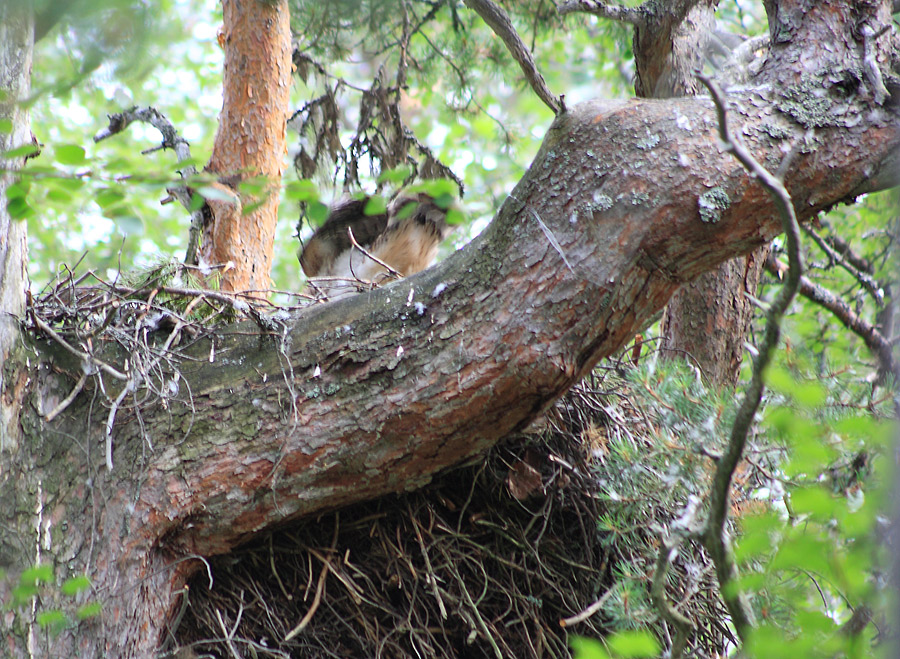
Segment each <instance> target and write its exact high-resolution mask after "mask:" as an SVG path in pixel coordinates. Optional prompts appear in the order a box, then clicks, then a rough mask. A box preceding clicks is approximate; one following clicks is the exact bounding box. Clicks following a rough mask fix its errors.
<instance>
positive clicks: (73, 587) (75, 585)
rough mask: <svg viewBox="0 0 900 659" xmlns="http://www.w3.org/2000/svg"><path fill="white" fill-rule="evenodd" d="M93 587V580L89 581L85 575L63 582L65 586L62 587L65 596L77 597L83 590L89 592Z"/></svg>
mask: <svg viewBox="0 0 900 659" xmlns="http://www.w3.org/2000/svg"><path fill="white" fill-rule="evenodd" d="M90 587H91V580H90V579H88V578H87V577H86V576H85V575H83V574H81V575H79V576H77V577H72V578H71V579H66V580H65V581H64V582H63V585H62V586H61V587H60V590H61V591H62V593H63V595H68V596H70V597H71V596H72V595H77V594H78V593H80V592H81V591H82V590H87V589H88V588H90Z"/></svg>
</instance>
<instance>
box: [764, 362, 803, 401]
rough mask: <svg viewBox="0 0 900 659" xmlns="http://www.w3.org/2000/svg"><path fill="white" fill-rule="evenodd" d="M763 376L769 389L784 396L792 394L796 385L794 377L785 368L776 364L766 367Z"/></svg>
mask: <svg viewBox="0 0 900 659" xmlns="http://www.w3.org/2000/svg"><path fill="white" fill-rule="evenodd" d="M764 377H765V383H766V386H767V387H769V389H771V390H772V391H777V392H778V393H780V394H784V395H785V396H790V395H792V394H793V392H794V389H795V387H796V386H797V382H796V380H794V377H793V376H792V375H791V374H790V373H789V372H788V371H786V370H785V369H783V368H779V367H777V366H770V367H769V368H767V369H766V372H765V375H764Z"/></svg>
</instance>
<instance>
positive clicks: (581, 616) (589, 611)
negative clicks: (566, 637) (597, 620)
mask: <svg viewBox="0 0 900 659" xmlns="http://www.w3.org/2000/svg"><path fill="white" fill-rule="evenodd" d="M614 592H615V590H614V588H610V589H609V590H607V591H606V592H605V593H603V595H601V596H600V599H598V600H597V601H596V602H594V603H593V604H591V605H590V606H589V607H587V608H586V609H584V610H583V611H582V612H581V613H578V614H576V615H574V616H572V617H571V618H560V619H559V626H560V627H571V626H572V625H577V624H578V623H579V622H584V621H585V620H587V619H588V618H590V617H591V616H592V615H594V614H595V613H597V611H599V610H600V609H602V608H603V605H604V604H606V600H608V599H609V598H610V597H611V596H612V594H613V593H614Z"/></svg>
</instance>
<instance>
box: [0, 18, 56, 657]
mask: <svg viewBox="0 0 900 659" xmlns="http://www.w3.org/2000/svg"><path fill="white" fill-rule="evenodd" d="M33 33H34V16H33V14H32V11H31V7H30V4H29V3H27V2H23V3H14V2H0V120H3V121H4V122H6V121H8V122H10V124H9V125H10V126H11V128H12V130H11V131H8V130H0V152H5V151H8V150H10V149H15V148H18V147H23V146H27V145H28V144H31V142H32V138H31V131H30V124H29V116H28V110H27V108H26V107H25V106H24V105H20V104H19V99H27V98H28V96H29V94H30V91H31V63H32V51H33V46H34V42H33ZM23 164H24V158H22V157H16V158H5V159H4V158H0V168H2V172H0V608H2V612H0V647H2V648H3V650H2V652H4V653H8V652H10V650H8V649H7V648H12V651H11V653H12V654H24V651H25V649H26V648H31V647H34V646H36V645H37V638H38V636H39V634H40V630H39V629H38V626H37V624H36V620H35V614H36V611H35V609H34V608H33V607H31V606H27V605H26V606H23V607H22V608H20V609H19V610H18V611H14V612H13V611H9V610H8V608H7V607H8V605H9V604H10V603H11V602H12V601H13V589H14V588H15V587H16V586H17V585H18V582H17V581H15V580H13V579H12V578H8V577H7V576H6V572H7V571H10V572H12V575H11V576H15V577H18V574H19V573H20V572H21V570H22V569H23V568H24V567H27V566H32V565H34V564H35V563H40V562H42V561H44V560H47V559H48V558H50V559H51V560H52V554H49V553H48V552H47V551H46V547H45V545H44V544H43V543H42V542H41V533H42V531H43V521H44V517H43V515H44V513H45V508H44V504H45V501H44V499H43V497H42V491H41V484H40V481H39V480H37V479H36V478H35V475H34V472H33V471H32V468H33V460H32V458H31V455H30V452H29V450H28V449H29V447H28V446H27V444H26V443H23V437H22V429H21V425H20V417H21V413H22V402H23V398H24V392H25V388H26V386H27V384H28V380H29V373H28V372H27V370H26V369H25V368H24V367H23V365H22V362H23V359H22V355H21V353H22V350H21V348H22V332H21V328H20V325H19V322H20V320H21V318H22V316H23V312H24V309H25V288H26V270H25V266H26V263H25V259H26V243H25V238H26V234H25V223H24V222H22V221H18V220H14V219H13V218H12V217H10V211H11V206H13V204H15V203H19V202H20V201H21V200H18V201H15V202H14V201H8V199H7V190H8V189H9V187H10V185H12V184H13V183H14V182H15V181H16V176H15V172H16V171H17V170H18V169H20V168H21V167H22V165H23Z"/></svg>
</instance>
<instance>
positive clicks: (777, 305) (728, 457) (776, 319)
mask: <svg viewBox="0 0 900 659" xmlns="http://www.w3.org/2000/svg"><path fill="white" fill-rule="evenodd" d="M699 78H700V81H701V82H702V83H703V84H704V85H705V86H706V88H707V89H709V92H710V94H711V95H712V98H713V101H714V102H715V104H716V110H717V112H718V116H719V137H720V138H721V140H722V141H723V142H724V143H725V150H726V151H730V152H731V153H732V154H733V155H734V156H735V158H737V159H738V161H739V162H740V163H741V164H742V165H743V166H744V168H745V169H746V170H747V171H748V172H749V173H750V174H751V175H753V176H755V177H756V178H757V179H758V180H759V182H760V183H762V185H763V187H765V189H766V191H768V193H769V194H770V195H771V197H772V200H773V201H774V202H775V207H776V208H777V209H778V214H779V216H780V218H781V225H782V228H783V229H784V233H785V235H786V237H787V251H788V258H789V260H790V268H789V270H788V274H787V279H786V281H785V285H784V287H783V288H782V289H781V291H780V292H779V293H778V296H777V297H776V298H775V301H774V302H773V303H772V305H771V306H770V307H769V311H768V313H767V314H766V315H767V319H766V330H765V335H764V337H763V341H762V344H761V345H760V346H759V354H758V355H757V356H756V358H755V359H754V360H753V374H752V376H751V378H750V384H749V385H748V386H747V391H746V393H745V394H744V400H743V401H742V402H741V406H740V408H738V412H737V416H736V417H735V420H734V425H733V426H732V429H731V437H730V438H729V440H728V444H727V446H726V447H725V451H724V453H723V454H722V458H721V459H720V460H719V462H718V464H717V465H716V473H715V477H714V479H713V486H712V490H711V492H710V510H709V519H708V520H707V523H706V529H705V533H704V540H705V544H706V547H707V549H708V550H709V553H710V556H711V557H712V559H713V562H714V563H715V565H716V574H717V576H718V579H719V584H720V586H721V590H722V597H723V599H724V600H725V605H726V606H727V607H728V612H729V613H730V614H731V619H732V622H733V623H734V627H735V630H736V631H737V633H738V636H739V637H740V638H741V640H742V641H746V639H747V634H748V632H749V630H750V628H751V627H753V626H755V621H754V618H753V611H752V609H751V607H750V605H749V602H748V601H747V599H746V596H744V595H742V594H741V593H735V592H733V590H734V589H733V588H732V586H731V584H732V582H733V581H734V580H735V579H736V577H737V566H736V565H735V561H734V555H733V553H732V549H731V544H730V542H728V540H727V539H726V537H725V523H726V521H727V519H728V510H729V502H730V498H731V481H732V478H733V476H734V470H735V469H736V468H737V465H738V462H740V460H741V458H742V457H743V455H744V448H745V446H746V445H747V437H748V435H749V433H750V428H751V426H752V425H753V418H754V417H755V416H756V411H757V410H758V409H759V404H760V401H761V400H762V393H763V389H764V388H765V384H764V382H763V371H764V370H765V368H766V366H768V364H769V362H770V361H771V360H772V353H773V352H774V351H775V348H776V347H777V346H778V340H779V337H780V335H781V319H782V317H783V316H784V312H785V311H786V310H787V308H788V305H789V304H790V303H791V301H792V300H793V299H794V296H795V295H796V294H797V290H798V288H799V287H800V277H801V275H802V271H803V262H802V258H801V254H800V225H799V223H798V222H797V216H796V214H795V213H794V205H793V203H792V201H791V196H790V193H788V191H787V189H786V188H785V187H784V183H783V182H782V181H781V180H780V179H778V178H776V177H775V176H773V175H772V174H771V173H770V172H769V171H768V170H766V169H765V168H764V167H763V166H762V165H760V164H759V162H757V161H756V159H755V158H754V157H753V156H752V155H751V154H750V152H749V151H748V150H747V148H746V147H744V145H743V144H741V143H740V142H738V141H736V140H735V138H734V136H733V135H732V133H731V130H730V128H729V127H728V117H727V114H726V110H725V100H724V98H723V97H722V91H721V90H720V89H719V87H718V85H716V84H715V83H714V82H713V81H712V80H710V79H709V78H707V77H705V76H699Z"/></svg>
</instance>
